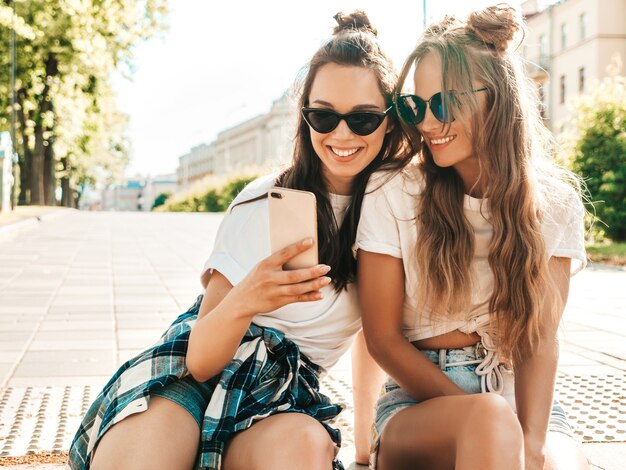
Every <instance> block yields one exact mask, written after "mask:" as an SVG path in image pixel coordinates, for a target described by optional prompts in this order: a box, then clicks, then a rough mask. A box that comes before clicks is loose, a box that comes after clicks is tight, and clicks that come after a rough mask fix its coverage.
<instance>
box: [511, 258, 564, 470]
mask: <svg viewBox="0 0 626 470" xmlns="http://www.w3.org/2000/svg"><path fill="white" fill-rule="evenodd" d="M570 263H571V259H570V258H551V259H550V261H549V270H550V276H551V277H552V279H553V280H554V288H555V289H556V292H554V291H551V290H550V289H549V287H548V286H546V290H547V295H546V298H545V301H544V307H545V309H546V311H547V312H549V311H550V310H551V309H554V308H555V307H554V306H553V305H554V304H553V302H554V301H556V302H557V305H556V309H557V310H556V312H555V314H554V315H550V314H546V315H545V321H544V322H543V323H542V325H541V337H540V339H539V344H538V345H537V348H536V350H535V351H533V352H532V353H528V354H526V355H525V356H524V357H523V358H522V360H520V361H519V362H518V363H516V364H515V400H516V403H517V415H518V417H519V420H520V424H521V425H522V430H523V431H524V448H525V453H526V468H528V469H530V468H542V467H543V460H544V459H545V442H546V434H547V430H548V422H549V420H550V412H551V409H552V399H553V394H554V383H555V378H556V370H557V365H558V360H559V343H558V326H559V323H560V321H561V317H562V315H563V310H564V308H565V303H566V302H567V296H568V293H569V279H570V275H569V273H570ZM552 294H556V300H554V296H553V295H552Z"/></svg>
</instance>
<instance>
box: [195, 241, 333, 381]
mask: <svg viewBox="0 0 626 470" xmlns="http://www.w3.org/2000/svg"><path fill="white" fill-rule="evenodd" d="M309 247H310V242H305V241H302V242H299V243H297V244H294V245H291V246H288V247H287V248H285V249H283V250H281V251H279V252H277V253H275V254H273V255H272V256H270V257H268V258H266V259H264V260H263V261H261V262H260V263H259V264H257V265H256V266H255V267H254V268H253V269H252V271H251V272H250V273H249V274H248V275H247V276H246V277H245V278H244V279H243V280H242V281H241V282H240V283H239V284H237V285H236V286H234V287H233V286H232V284H231V283H230V282H229V281H228V279H226V277H224V275H222V274H221V273H220V272H218V271H214V272H213V274H212V275H211V277H210V279H209V282H208V284H207V286H206V291H205V294H204V298H203V299H202V303H201V305H200V312H199V314H198V320H197V321H196V324H195V325H194V327H193V329H192V331H191V335H190V337H189V348H188V350H187V368H188V369H189V372H190V373H191V374H192V375H193V377H194V378H195V379H196V380H198V381H199V382H204V381H206V380H208V379H210V378H211V377H213V376H215V375H216V374H218V373H219V372H221V371H222V370H223V369H224V367H226V365H227V364H228V363H229V362H230V360H231V359H232V358H233V357H234V355H235V352H236V351H237V348H238V347H239V343H240V342H241V338H243V335H244V334H245V333H246V330H247V329H248V327H249V326H250V323H251V322H252V318H253V317H254V316H255V315H256V314H257V313H263V312H271V311H273V310H276V309H278V308H280V307H282V306H284V305H287V304H290V303H293V302H311V301H315V300H319V299H321V298H322V294H321V292H320V291H319V289H321V288H322V287H323V286H325V285H327V284H328V283H329V282H330V278H328V277H326V276H324V275H325V274H326V273H327V272H328V270H329V269H330V268H329V267H328V266H325V265H317V266H314V267H312V268H306V269H297V270H293V271H283V269H282V266H283V265H284V264H285V262H287V261H288V260H289V259H291V258H293V257H294V256H296V255H297V254H298V253H301V252H303V251H305V250H307V249H308V248H309Z"/></svg>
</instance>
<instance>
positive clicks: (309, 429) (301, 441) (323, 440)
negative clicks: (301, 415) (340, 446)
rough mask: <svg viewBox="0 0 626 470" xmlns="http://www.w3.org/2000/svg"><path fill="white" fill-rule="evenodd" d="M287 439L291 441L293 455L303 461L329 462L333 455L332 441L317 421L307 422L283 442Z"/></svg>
mask: <svg viewBox="0 0 626 470" xmlns="http://www.w3.org/2000/svg"><path fill="white" fill-rule="evenodd" d="M295 436H297V437H295ZM289 441H293V444H294V445H293V446H292V451H293V453H294V456H296V457H297V458H298V459H301V461H303V462H311V461H316V460H321V461H325V462H330V461H332V460H333V458H334V456H335V449H334V444H333V441H332V440H331V439H330V436H329V435H328V432H327V431H326V429H324V427H323V426H322V425H321V424H319V423H317V422H312V423H307V424H306V425H305V426H303V427H302V428H300V429H299V430H298V433H297V434H295V435H292V436H290V438H288V439H287V440H286V441H285V442H289Z"/></svg>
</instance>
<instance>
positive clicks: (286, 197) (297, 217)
mask: <svg viewBox="0 0 626 470" xmlns="http://www.w3.org/2000/svg"><path fill="white" fill-rule="evenodd" d="M267 197H268V205H269V219H270V245H271V249H272V253H276V252H277V251H279V250H282V249H283V248H285V247H286V246H288V245H291V244H293V243H296V242H298V241H300V240H303V239H305V238H311V239H312V240H313V245H312V246H311V248H309V249H308V250H306V251H304V252H302V253H300V254H298V255H296V256H295V257H293V258H292V259H290V260H289V261H287V263H285V265H284V268H285V269H300V268H309V267H312V266H315V265H316V264H318V250H317V204H316V201H315V194H313V193H311V192H309V191H301V190H297V189H287V188H278V187H274V188H271V189H270V190H269V191H268V195H267Z"/></svg>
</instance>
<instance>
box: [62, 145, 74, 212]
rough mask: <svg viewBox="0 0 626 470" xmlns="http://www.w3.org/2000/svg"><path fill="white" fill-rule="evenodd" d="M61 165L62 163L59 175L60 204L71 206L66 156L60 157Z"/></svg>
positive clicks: (70, 189)
mask: <svg viewBox="0 0 626 470" xmlns="http://www.w3.org/2000/svg"><path fill="white" fill-rule="evenodd" d="M61 165H63V176H61V205H62V206H64V207H72V188H71V186H70V175H69V170H68V162H67V157H63V158H62V159H61Z"/></svg>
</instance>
